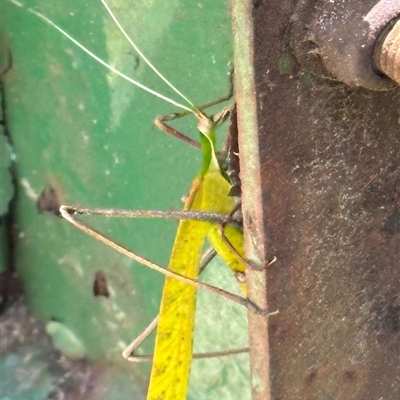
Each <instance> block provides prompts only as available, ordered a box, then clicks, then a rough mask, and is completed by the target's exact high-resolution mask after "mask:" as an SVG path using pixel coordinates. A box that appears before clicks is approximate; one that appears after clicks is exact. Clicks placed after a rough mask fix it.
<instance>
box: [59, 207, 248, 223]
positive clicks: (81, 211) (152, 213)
mask: <svg viewBox="0 0 400 400" xmlns="http://www.w3.org/2000/svg"><path fill="white" fill-rule="evenodd" d="M60 208H62V210H63V211H64V212H66V213H68V214H70V215H102V216H105V217H108V218H153V219H176V220H179V221H180V220H184V219H186V220H192V221H207V222H215V223H222V222H224V221H225V220H226V214H220V213H209V212H202V211H184V210H178V211H160V210H121V209H115V208H79V207H74V206H67V205H62V206H60ZM228 223H230V224H232V225H241V223H242V221H241V220H239V219H230V220H229V221H228Z"/></svg>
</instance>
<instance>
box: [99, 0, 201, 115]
mask: <svg viewBox="0 0 400 400" xmlns="http://www.w3.org/2000/svg"><path fill="white" fill-rule="evenodd" d="M101 2H102V3H103V6H104V7H105V9H106V10H107V12H108V13H109V14H110V17H111V18H112V19H113V21H114V22H115V24H116V25H117V26H118V29H119V30H120V31H121V33H122V34H123V35H124V36H125V38H126V40H127V41H128V42H129V43H130V45H131V46H132V47H133V48H134V49H135V50H136V52H137V53H138V54H139V55H140V57H141V58H142V59H143V61H144V62H145V63H146V64H147V65H148V66H149V67H150V68H151V69H152V70H153V71H154V73H155V74H156V75H158V76H159V78H160V79H161V80H162V81H163V82H164V83H166V84H167V85H168V86H169V87H170V88H171V89H172V90H173V91H174V92H175V93H177V94H178V95H179V96H181V97H182V99H184V100H185V101H186V102H187V103H188V104H190V105H191V106H192V107H193V109H195V110H197V107H196V106H195V105H194V104H193V102H192V101H190V100H189V99H188V98H187V97H186V96H185V95H184V94H183V93H182V92H180V91H179V90H178V89H177V88H176V87H175V86H174V85H173V84H172V83H171V82H170V81H169V80H168V79H167V78H165V76H164V75H163V74H162V73H161V72H160V71H159V70H158V69H157V68H156V67H155V66H154V65H153V64H152V63H151V61H150V60H149V59H148V58H147V57H146V56H145V55H144V54H143V53H142V51H141V50H140V49H139V47H138V46H137V45H136V43H135V42H134V41H133V40H132V39H131V38H130V37H129V35H128V34H127V33H126V31H125V29H124V28H123V27H122V25H121V24H120V23H119V21H118V19H117V18H116V16H115V15H114V13H113V12H112V10H111V8H110V7H109V6H108V4H107V3H106V1H105V0H101Z"/></svg>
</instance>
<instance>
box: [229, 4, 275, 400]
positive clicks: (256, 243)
mask: <svg viewBox="0 0 400 400" xmlns="http://www.w3.org/2000/svg"><path fill="white" fill-rule="evenodd" d="M232 17H233V37H234V49H235V71H236V73H235V87H236V100H237V111H238V115H237V119H238V128H239V138H238V139H239V154H240V169H241V171H240V175H241V181H242V210H243V222H244V232H245V247H246V255H247V257H248V259H249V261H250V262H251V264H252V266H253V268H250V270H248V271H247V273H246V282H247V288H248V296H249V298H250V299H251V300H252V301H253V302H254V303H255V304H257V305H258V307H260V308H261V309H264V310H268V304H267V294H266V290H267V281H266V266H267V259H266V258H265V249H264V240H263V238H264V232H263V230H264V224H263V215H262V186H261V168H260V158H259V154H258V149H259V147H260V143H259V136H258V127H257V107H256V105H257V103H256V98H255V96H254V94H255V86H254V70H253V59H254V53H253V41H254V39H253V19H252V4H251V1H242V0H234V1H233V2H232ZM268 322H269V318H268V316H267V315H260V314H256V313H254V312H249V316H248V323H249V344H250V371H251V392H252V400H270V399H271V389H270V368H269V356H270V350H269V339H268Z"/></svg>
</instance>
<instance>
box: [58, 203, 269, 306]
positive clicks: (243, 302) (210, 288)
mask: <svg viewBox="0 0 400 400" xmlns="http://www.w3.org/2000/svg"><path fill="white" fill-rule="evenodd" d="M60 213H61V216H62V217H63V218H64V219H66V220H67V221H68V222H70V223H71V224H72V225H74V226H75V227H76V228H78V229H79V230H81V231H83V232H85V233H86V234H88V235H90V236H92V237H93V238H95V239H96V240H98V241H99V242H101V243H103V244H105V245H107V246H109V247H111V248H112V249H114V250H116V251H117V252H118V253H121V254H123V255H125V256H126V257H128V258H130V259H131V260H134V261H136V262H138V263H140V264H142V265H144V266H146V267H148V268H150V269H153V270H155V271H157V272H159V273H161V274H163V275H165V276H168V277H170V278H174V279H176V280H178V281H181V282H184V283H187V284H189V285H192V286H194V287H196V288H198V289H203V290H207V291H209V292H211V293H214V294H217V295H219V296H222V297H225V298H226V299H228V300H231V301H234V302H235V303H238V304H240V305H242V306H244V307H247V308H248V309H249V310H252V311H254V312H256V313H264V311H263V310H260V309H259V308H258V307H257V306H256V305H255V304H253V303H252V302H251V301H250V300H248V299H247V298H244V297H241V296H237V295H236V294H233V293H230V292H227V291H226V290H223V289H220V288H217V287H215V286H212V285H208V284H206V283H204V282H200V281H198V280H195V279H191V278H189V277H187V276H184V275H180V274H178V273H176V272H173V271H171V270H169V269H166V268H163V267H160V266H159V265H157V264H154V263H152V262H151V261H149V260H147V259H146V258H144V257H141V256H139V255H137V254H135V253H133V252H132V251H130V250H128V249H126V248H125V247H123V246H121V245H119V244H118V243H116V242H114V241H112V240H111V239H109V238H107V237H106V236H104V235H102V234H101V233H99V232H97V231H95V230H94V229H92V228H90V227H89V226H87V225H86V224H84V223H82V222H80V221H78V220H77V219H75V218H74V217H73V216H72V215H70V214H69V213H68V212H66V211H65V210H64V209H63V207H60Z"/></svg>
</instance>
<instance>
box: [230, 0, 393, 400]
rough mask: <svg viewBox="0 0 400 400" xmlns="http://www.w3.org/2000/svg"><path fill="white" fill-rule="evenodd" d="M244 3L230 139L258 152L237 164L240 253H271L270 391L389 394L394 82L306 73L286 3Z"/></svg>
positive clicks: (303, 395) (388, 397) (308, 395)
mask: <svg viewBox="0 0 400 400" xmlns="http://www.w3.org/2000/svg"><path fill="white" fill-rule="evenodd" d="M327 3H328V1H326V2H322V1H320V2H318V4H316V6H322V5H327ZM252 7H253V8H252V14H253V18H254V20H253V23H254V35H253V37H254V49H253V48H252V46H251V45H250V49H249V50H247V52H248V54H250V55H251V56H253V57H254V71H255V75H254V79H255V83H254V85H253V83H252V80H251V77H249V76H247V75H246V72H243V71H244V70H245V68H244V67H243V66H240V67H239V68H238V69H239V76H238V77H237V80H238V81H240V80H241V79H243V80H244V82H243V83H241V86H239V90H238V93H237V94H238V117H239V130H240V138H239V140H240V151H241V156H243V154H242V152H243V151H246V152H247V151H248V150H249V148H250V149H252V151H254V152H255V154H256V156H257V158H258V161H257V160H251V159H250V160H249V159H247V160H245V161H241V169H242V182H243V186H242V192H243V199H244V200H243V208H244V218H245V221H247V223H248V225H247V227H249V223H251V225H252V226H253V227H254V231H255V233H254V234H253V235H252V236H251V237H253V238H255V239H254V242H253V243H252V244H253V247H252V248H253V250H254V251H255V253H256V254H258V256H259V257H260V259H261V260H263V261H264V262H266V261H265V260H271V259H272V258H273V257H275V256H276V257H277V261H276V262H275V263H273V264H271V265H270V266H269V267H268V285H267V288H268V290H267V303H268V304H269V309H270V310H271V311H273V310H275V309H279V311H280V313H279V315H277V316H274V317H271V318H270V319H269V324H270V327H269V348H270V355H269V356H267V358H266V359H265V361H264V362H265V364H268V363H269V357H270V358H271V365H270V370H271V372H270V379H271V390H272V396H271V398H272V399H276V400H278V399H302V400H303V399H312V400H319V399H320V400H326V399H343V400H344V399H345V400H352V399H357V400H359V399H360V400H361V399H380V398H382V399H385V400H397V399H399V398H400V375H399V369H398V366H399V363H400V324H399V320H400V294H399V293H400V283H399V282H400V260H399V253H400V133H399V131H400V129H399V128H400V126H399V121H400V89H397V90H396V89H394V90H390V91H369V90H367V89H364V88H351V87H349V86H347V85H345V84H343V83H334V82H332V81H330V80H326V79H321V78H318V77H316V76H315V75H312V74H310V73H309V72H308V71H307V70H305V69H302V67H300V66H299V65H298V64H297V63H296V61H295V59H294V57H293V55H292V53H291V51H290V46H289V37H290V29H291V23H293V12H294V10H295V7H296V4H295V2H292V1H285V2H282V1H280V0H260V1H257V2H253V6H252ZM247 34H248V35H250V36H251V34H249V33H247ZM237 40H240V39H237ZM244 43H246V38H245V39H244ZM242 50H243V49H242ZM237 67H238V66H237ZM249 71H250V72H249ZM248 73H249V74H250V75H251V68H250V70H248ZM252 89H255V90H256V93H255V98H256V99H257V117H256V121H257V125H258V130H259V134H258V137H257V138H254V137H251V136H250V139H249V140H250V141H251V142H252V143H250V144H246V145H245V147H244V148H242V144H243V143H245V142H246V135H247V134H248V132H252V129H253V128H254V127H252V126H251V124H252V123H254V119H251V120H250V123H248V122H246V121H243V120H242V118H244V117H245V116H246V115H250V118H252V114H251V111H249V108H251V107H252V106H253V104H252V103H251V95H250V94H249V93H250V92H251V90H252ZM242 96H243V97H242ZM243 129H248V131H247V130H243ZM255 144H257V145H258V146H259V147H258V148H257V149H255V148H254V145H255ZM244 149H246V150H244ZM258 165H259V166H260V170H259V171H257V169H256V168H257V167H258ZM249 171H251V173H250V172H249ZM247 179H249V180H250V182H248V181H246V180H247ZM257 185H259V187H258V188H257ZM258 196H260V197H258ZM251 201H253V203H254V204H253V209H251V208H250V207H251V205H250V204H251ZM247 213H248V214H247ZM249 215H250V216H251V219H249V218H248V217H249ZM262 235H264V239H263V241H262V242H259V241H260V240H261V237H262ZM260 252H264V254H261V255H260ZM259 340H268V333H267V334H266V333H265V332H262V331H261V333H260V335H259ZM265 348H266V349H267V348H268V344H267V343H266V344H265Z"/></svg>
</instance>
